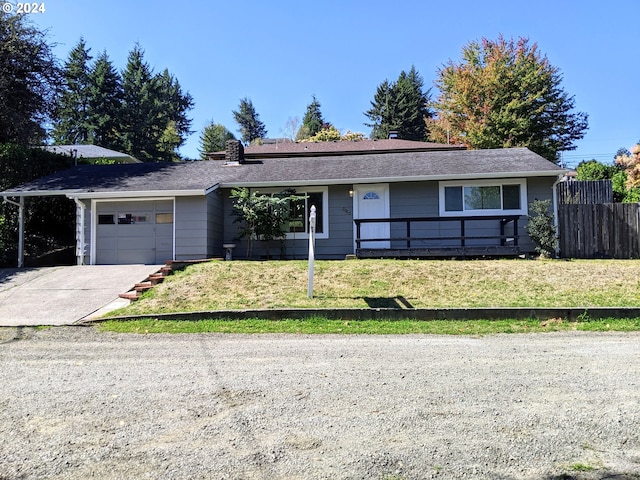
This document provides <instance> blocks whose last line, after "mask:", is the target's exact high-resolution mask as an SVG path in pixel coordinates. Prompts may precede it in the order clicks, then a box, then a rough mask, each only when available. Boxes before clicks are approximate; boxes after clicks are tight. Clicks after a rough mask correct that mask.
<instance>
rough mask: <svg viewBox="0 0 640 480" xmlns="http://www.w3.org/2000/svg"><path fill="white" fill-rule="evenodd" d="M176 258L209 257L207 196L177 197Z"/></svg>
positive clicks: (175, 220)
mask: <svg viewBox="0 0 640 480" xmlns="http://www.w3.org/2000/svg"><path fill="white" fill-rule="evenodd" d="M175 202H176V203H175V215H174V222H175V259H176V260H197V259H201V258H207V253H208V233H209V232H208V221H207V197H176V200H175Z"/></svg>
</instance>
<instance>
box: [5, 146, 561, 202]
mask: <svg viewBox="0 0 640 480" xmlns="http://www.w3.org/2000/svg"><path fill="white" fill-rule="evenodd" d="M564 171H565V170H563V169H562V168H560V167H558V166H557V165H555V164H553V163H551V162H549V161H548V160H546V159H544V158H542V157H541V156H539V155H537V154H535V153H533V152H531V151H530V150H528V149H526V148H513V149H496V150H461V151H435V152H405V153H370V154H366V155H342V156H339V157H337V156H315V157H303V158H300V157H287V158H265V159H263V160H256V161H247V162H246V163H244V164H240V165H226V164H225V162H223V161H204V162H184V163H141V164H122V165H101V166H97V165H82V166H78V167H73V168H71V169H69V170H65V171H63V172H59V173H56V174H53V175H50V176H48V177H44V178H41V179H38V180H35V181H33V182H29V183H27V184H25V185H21V186H20V187H17V188H14V189H11V190H8V191H6V192H2V194H4V195H20V194H23V195H24V194H27V195H29V194H32V195H35V194H38V193H40V194H42V193H44V192H48V193H49V194H52V193H55V192H57V193H60V194H62V193H71V192H75V193H79V192H85V193H88V192H122V193H125V194H126V193H127V192H162V191H165V192H168V191H171V192H184V193H185V194H186V193H187V192H190V193H191V194H194V193H196V192H202V193H203V194H204V192H205V191H206V190H208V189H210V188H213V187H215V186H216V185H220V186H223V187H233V186H260V185H264V186H274V185H282V186H288V185H296V184H297V185H300V186H302V185H305V184H314V185H319V184H326V185H329V184H347V183H359V182H360V183H365V182H372V183H373V182H382V181H384V182H401V181H416V180H427V179H432V180H445V179H458V178H500V177H517V176H543V175H545V176H546V175H558V174H561V173H563V172H564ZM96 196H98V195H96Z"/></svg>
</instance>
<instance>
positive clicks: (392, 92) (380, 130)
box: [365, 66, 433, 141]
mask: <svg viewBox="0 0 640 480" xmlns="http://www.w3.org/2000/svg"><path fill="white" fill-rule="evenodd" d="M423 89H424V81H423V79H422V76H421V75H420V74H419V73H418V72H417V70H416V69H415V67H414V66H412V67H411V70H409V72H405V71H402V72H400V75H399V76H398V79H397V80H396V81H395V82H393V83H390V82H389V81H388V80H385V81H384V82H382V83H381V84H380V85H379V86H378V88H377V89H376V93H375V95H374V98H373V101H372V102H371V108H370V109H369V110H367V111H366V112H365V115H366V116H367V117H368V118H369V119H370V120H371V122H372V123H368V124H365V125H367V126H368V127H372V130H371V135H370V136H371V138H373V139H384V138H388V137H389V133H390V132H391V131H395V132H397V134H398V138H401V139H404V140H418V141H425V140H427V139H428V132H427V125H426V121H427V119H429V118H431V117H432V116H433V112H432V111H431V110H430V109H429V107H428V105H429V102H430V95H429V91H428V90H427V91H424V90H423Z"/></svg>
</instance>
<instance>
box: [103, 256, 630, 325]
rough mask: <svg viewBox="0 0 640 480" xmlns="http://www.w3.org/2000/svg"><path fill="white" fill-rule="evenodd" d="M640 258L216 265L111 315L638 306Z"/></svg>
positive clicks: (179, 277) (203, 266)
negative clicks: (310, 273) (310, 287)
mask: <svg viewBox="0 0 640 480" xmlns="http://www.w3.org/2000/svg"><path fill="white" fill-rule="evenodd" d="M638 306H640V261H638V260H573V261H564V260H521V259H516V260H464V261H462V260H349V261H317V262H316V264H315V277H314V297H313V298H311V299H309V298H307V262H306V261H265V262H258V261H232V262H222V261H212V262H207V263H200V264H195V265H192V266H189V267H187V268H186V269H185V270H184V271H181V272H176V273H175V274H174V275H172V276H170V277H168V278H167V279H165V281H164V283H162V284H160V285H158V286H156V287H155V288H153V289H152V290H151V291H150V292H148V293H146V294H145V295H144V296H143V298H142V299H140V300H138V301H137V302H135V303H133V304H132V305H130V306H129V307H127V308H125V309H122V310H120V311H118V312H113V315H118V314H120V315H137V314H153V313H168V312H189V311H212V310H243V309H277V308H367V307H397V308H469V307H638Z"/></svg>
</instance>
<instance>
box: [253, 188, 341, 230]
mask: <svg viewBox="0 0 640 480" xmlns="http://www.w3.org/2000/svg"><path fill="white" fill-rule="evenodd" d="M292 190H294V191H295V193H293V195H296V196H300V197H304V198H301V199H299V200H296V201H294V202H293V204H292V205H291V218H290V220H289V224H288V226H286V227H285V230H286V234H287V238H305V237H308V235H309V213H310V211H311V206H312V205H313V206H315V207H316V238H329V219H328V218H327V216H326V212H327V211H328V208H329V202H328V193H327V187H299V188H293V189H292ZM280 192H282V189H278V190H276V189H268V190H263V189H260V190H259V193H266V194H276V193H280Z"/></svg>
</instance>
